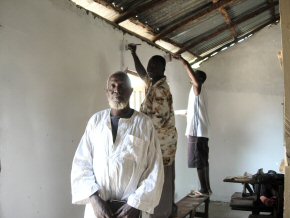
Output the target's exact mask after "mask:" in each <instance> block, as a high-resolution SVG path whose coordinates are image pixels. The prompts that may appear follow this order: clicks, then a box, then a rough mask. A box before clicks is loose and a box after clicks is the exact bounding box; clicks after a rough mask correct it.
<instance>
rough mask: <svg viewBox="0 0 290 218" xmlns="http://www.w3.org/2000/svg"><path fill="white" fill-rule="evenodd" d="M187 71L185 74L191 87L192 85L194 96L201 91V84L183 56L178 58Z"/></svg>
mask: <svg viewBox="0 0 290 218" xmlns="http://www.w3.org/2000/svg"><path fill="white" fill-rule="evenodd" d="M179 59H180V60H181V62H182V64H183V66H184V68H185V70H186V72H187V75H188V76H189V78H190V80H191V82H192V87H193V91H194V94H195V95H196V96H198V95H199V94H200V91H201V84H200V83H199V82H198V78H197V77H196V74H195V73H194V71H193V69H192V68H191V66H190V65H189V63H188V62H187V61H186V60H184V59H183V58H181V57H180V58H179Z"/></svg>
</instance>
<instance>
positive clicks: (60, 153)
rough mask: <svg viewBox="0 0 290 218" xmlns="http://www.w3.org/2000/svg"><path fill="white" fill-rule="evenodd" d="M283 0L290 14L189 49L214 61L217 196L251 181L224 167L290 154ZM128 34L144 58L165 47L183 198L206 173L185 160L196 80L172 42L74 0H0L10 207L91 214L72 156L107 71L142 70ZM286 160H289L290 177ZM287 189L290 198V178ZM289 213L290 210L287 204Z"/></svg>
mask: <svg viewBox="0 0 290 218" xmlns="http://www.w3.org/2000/svg"><path fill="white" fill-rule="evenodd" d="M92 2H93V1H92ZM210 2H211V1H210ZM279 3H280V7H281V8H280V11H281V12H280V13H281V19H283V16H284V17H285V21H284V23H283V20H282V23H281V22H280V21H278V22H274V23H272V24H269V25H267V26H265V27H263V28H262V29H260V30H259V31H257V32H255V33H254V34H252V35H251V36H249V37H246V38H245V39H244V40H242V41H240V42H237V43H236V44H235V45H234V46H228V47H227V49H224V50H219V51H218V53H217V54H214V55H212V54H213V52H211V53H208V54H209V58H207V59H206V60H203V61H202V62H201V63H198V61H193V59H192V58H191V56H190V55H187V56H185V58H186V59H187V60H188V61H191V62H192V63H193V62H194V64H195V65H194V67H196V68H198V69H200V70H203V71H204V72H206V73H207V82H206V84H205V86H206V89H207V95H208V105H209V106H208V112H209V118H210V140H209V147H210V152H209V154H210V157H209V163H210V179H211V186H212V190H213V194H212V195H211V197H210V200H211V201H216V202H229V201H230V198H231V195H232V193H234V192H237V191H241V190H242V185H241V184H233V183H225V182H223V179H224V178H226V177H228V176H241V175H244V173H245V172H247V173H249V174H255V173H257V171H258V169H261V168H262V169H263V171H264V172H267V171H268V170H275V171H276V172H279V167H280V163H281V160H282V159H285V157H286V150H287V146H289V145H288V144H289V143H288V141H289V134H288V138H287V136H285V125H286V131H287V128H288V131H289V120H287V119H286V121H285V116H286V117H287V115H288V114H289V113H290V111H289V108H290V107H289V106H288V105H287V102H290V100H289V96H288V94H289V93H290V92H289V84H290V81H289V76H288V74H289V72H290V67H289V64H288V63H287V60H289V58H288V52H287V51H289V46H290V45H289V26H290V18H289V15H286V12H285V11H287V10H288V11H289V10H290V4H289V2H288V1H287V0H280V1H279ZM282 6H283V7H282ZM287 8H288V9H287ZM283 28H284V29H283ZM283 36H284V39H283ZM286 36H287V37H286ZM128 43H136V44H140V45H139V46H138V48H137V53H138V55H139V57H140V59H141V60H142V62H143V63H144V64H146V63H147V62H148V60H149V58H150V57H151V56H152V55H153V54H157V55H161V56H164V57H166V60H167V64H166V73H165V75H166V77H167V81H168V83H169V86H170V89H171V93H172V95H173V107H174V110H175V113H176V115H175V121H176V128H177V132H178V143H177V146H178V147H177V154H176V160H175V169H176V170H175V172H176V179H175V187H176V190H175V200H176V201H178V200H180V199H181V198H183V197H184V196H186V195H187V194H188V193H189V192H190V191H191V190H197V189H199V182H198V178H197V173H196V171H195V170H194V169H189V168H188V167H187V162H186V158H187V139H186V136H185V128H186V116H185V115H184V110H186V108H187V101H188V94H189V90H190V88H191V84H190V81H189V79H188V77H187V75H186V72H185V70H184V68H183V66H182V64H181V63H180V61H178V60H176V59H174V58H171V56H170V54H171V52H167V51H166V49H164V48H162V47H160V45H154V43H148V40H146V39H144V38H142V37H138V36H137V35H136V34H133V33H127V32H125V31H124V29H122V28H117V27H116V26H114V25H112V24H111V23H110V22H108V21H106V20H104V19H102V18H100V17H99V16H96V15H94V14H93V13H92V12H89V11H87V10H86V9H84V8H83V7H81V6H79V5H76V3H74V2H73V1H70V0H42V1H35V0H22V1H19V0H0V76H1V77H0V78H1V79H0V202H1V203H0V217H1V218H12V217H15V218H16V217H27V218H51V217H55V218H77V217H83V211H84V207H83V206H77V205H73V204H72V203H71V184H70V173H71V165H72V159H73V156H74V153H75V151H76V148H77V146H78V143H79V141H80V139H81V137H82V135H83V133H84V130H85V127H86V124H87V121H88V119H89V118H90V117H91V116H92V115H93V114H94V113H95V112H97V111H100V110H103V109H105V108H108V103H107V99H106V93H105V88H106V80H107V78H108V76H109V75H110V74H111V73H113V72H116V71H118V70H124V71H125V70H127V71H133V72H134V71H135V67H134V62H133V60H132V57H131V54H130V52H129V51H128V50H126V44H128ZM280 51H283V55H284V62H283V65H282V66H281V63H280V61H279V59H278V57H277V55H278V53H279V52H280ZM287 58H288V59H287ZM198 60H201V59H200V58H199V59H198ZM287 93H288V94H287ZM137 107H138V105H137ZM288 111H289V112H288ZM288 117H289V116H288ZM287 124H288V127H287ZM288 133H289V132H288ZM286 135H287V134H286ZM288 152H289V151H288ZM288 157H289V156H288ZM286 160H287V158H286ZM287 172H289V168H288V166H286V179H285V182H286V183H285V184H286V185H285V187H287V184H288V187H289V177H287V175H289V173H288V174H287ZM284 197H285V202H284V204H287V202H288V203H289V199H290V198H289V190H288V189H286V190H285V195H284ZM209 217H212V218H215V215H214V214H213V213H211V214H209ZM245 217H247V216H245ZM284 217H286V218H287V217H290V212H289V211H288V209H286V210H285V212H284ZM233 218H234V217H233Z"/></svg>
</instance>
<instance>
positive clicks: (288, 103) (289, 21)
mask: <svg viewBox="0 0 290 218" xmlns="http://www.w3.org/2000/svg"><path fill="white" fill-rule="evenodd" d="M289 10H290V1H289V0H281V1H280V16H281V28H282V46H283V71H284V87H285V88H284V89H285V91H284V93H285V98H284V99H285V102H284V142H285V145H286V162H287V167H286V169H285V190H284V205H285V211H284V217H290V207H289V206H288V205H290V169H289V162H290V61H289V58H290V14H289ZM286 205H287V206H286Z"/></svg>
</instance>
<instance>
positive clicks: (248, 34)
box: [193, 16, 280, 63]
mask: <svg viewBox="0 0 290 218" xmlns="http://www.w3.org/2000/svg"><path fill="white" fill-rule="evenodd" d="M279 19H280V16H276V18H275V19H272V20H271V21H269V22H267V23H265V24H263V25H261V26H260V27H258V28H256V29H254V30H252V31H250V32H248V33H247V34H246V35H244V36H243V37H241V38H240V39H242V38H245V37H248V36H250V35H252V34H255V33H256V32H258V31H260V30H261V29H263V28H264V27H266V26H268V25H270V24H273V23H276V22H277V21H278V20H279ZM240 39H235V40H233V41H231V42H229V43H227V44H226V45H224V46H223V47H221V48H219V49H216V50H215V51H213V52H211V53H210V54H208V55H206V56H203V57H201V58H198V59H196V60H195V61H194V62H193V63H196V62H199V61H201V60H203V59H205V58H209V57H210V56H211V55H212V54H214V53H216V52H219V51H221V50H222V49H223V48H225V47H229V46H230V45H231V44H233V43H237V42H238V41H239V40H240Z"/></svg>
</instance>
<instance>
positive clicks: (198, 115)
mask: <svg viewBox="0 0 290 218" xmlns="http://www.w3.org/2000/svg"><path fill="white" fill-rule="evenodd" d="M180 59H181V61H182V63H183V65H184V67H185V69H186V71H187V74H188V76H189V78H190V80H191V83H192V87H191V90H190V93H189V98H188V107H187V126H186V133H185V135H186V136H187V137H188V167H189V168H197V174H198V178H199V182H200V187H201V188H200V190H199V192H200V193H199V194H205V195H210V194H211V193H212V190H211V187H210V180H209V162H208V159H209V147H208V140H209V138H208V126H209V119H208V114H207V102H206V100H207V99H206V92H205V89H204V87H203V84H204V82H205V80H206V74H205V72H203V71H200V70H196V71H193V69H192V68H191V67H190V65H189V64H188V62H187V61H185V60H184V59H182V58H180Z"/></svg>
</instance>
